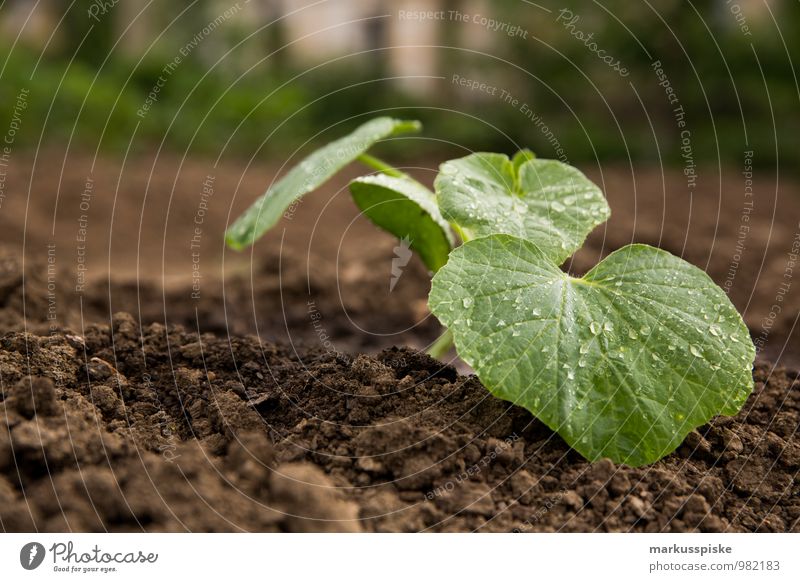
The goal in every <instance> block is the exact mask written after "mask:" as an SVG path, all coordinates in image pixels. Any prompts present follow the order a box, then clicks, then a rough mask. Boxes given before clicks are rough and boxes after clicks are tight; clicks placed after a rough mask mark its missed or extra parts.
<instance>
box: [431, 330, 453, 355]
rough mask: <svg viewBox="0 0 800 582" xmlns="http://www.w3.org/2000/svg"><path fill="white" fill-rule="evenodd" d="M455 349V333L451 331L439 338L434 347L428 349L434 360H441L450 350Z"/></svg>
mask: <svg viewBox="0 0 800 582" xmlns="http://www.w3.org/2000/svg"><path fill="white" fill-rule="evenodd" d="M452 347H453V332H451V331H450V330H449V329H446V330H445V332H444V333H443V334H442V335H440V336H439V339H437V340H436V341H435V342H433V345H432V346H431V347H430V348H429V349H428V355H429V356H430V357H432V358H436V359H437V360H441V359H442V358H443V357H444V356H445V355H447V352H449V351H450V348H452Z"/></svg>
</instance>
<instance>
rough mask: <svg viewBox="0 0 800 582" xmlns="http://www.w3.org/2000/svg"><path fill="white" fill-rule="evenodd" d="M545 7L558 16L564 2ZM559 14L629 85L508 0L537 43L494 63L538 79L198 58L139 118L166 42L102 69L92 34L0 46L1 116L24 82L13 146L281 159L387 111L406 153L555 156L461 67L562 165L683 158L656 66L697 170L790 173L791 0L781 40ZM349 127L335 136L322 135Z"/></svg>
mask: <svg viewBox="0 0 800 582" xmlns="http://www.w3.org/2000/svg"><path fill="white" fill-rule="evenodd" d="M545 4H548V3H547V2H545ZM549 4H551V5H552V8H553V9H554V13H555V12H557V10H558V9H559V8H560V7H561V3H559V4H558V5H556V4H555V3H553V2H550V3H549ZM564 5H565V6H567V7H571V9H573V10H574V11H575V13H576V14H581V18H582V20H581V23H580V25H579V27H583V28H586V29H587V30H592V31H593V32H595V33H596V34H595V38H596V40H597V42H598V44H599V45H600V46H602V47H603V48H604V49H605V50H606V51H607V52H608V53H609V54H612V55H619V58H620V59H621V60H623V61H624V62H625V64H626V66H627V68H628V69H629V70H630V71H631V74H630V76H629V77H628V78H626V79H620V78H619V77H618V76H617V75H616V74H615V73H614V72H613V71H611V70H610V69H609V68H608V67H607V66H606V65H604V64H603V63H602V62H600V61H599V60H598V59H597V56H596V55H595V54H593V53H592V52H590V51H589V50H587V49H586V47H585V46H584V45H583V44H582V43H581V42H579V41H577V40H575V39H574V38H572V37H571V36H570V35H569V34H567V33H566V32H565V31H564V28H563V26H562V25H561V24H559V23H557V22H555V19H553V20H551V21H546V22H542V21H541V18H539V19H537V20H534V19H530V20H526V19H527V18H529V17H528V16H527V14H528V12H530V11H527V12H525V13H523V12H520V11H519V10H518V6H519V3H518V2H512V1H508V0H506V1H499V2H497V3H496V4H494V6H495V9H496V11H497V12H496V14H497V15H498V17H505V18H507V19H508V20H509V21H513V22H515V23H519V24H521V25H522V26H523V27H526V28H527V29H529V30H530V31H531V32H532V37H534V38H532V39H531V40H529V41H527V42H520V41H519V40H518V39H516V40H515V39H508V40H507V41H504V42H503V43H500V44H499V45H498V46H497V47H496V48H495V49H494V50H493V55H494V56H495V57H497V58H501V59H508V60H510V61H512V62H515V63H518V64H520V65H524V66H525V68H526V69H527V70H528V71H530V72H531V73H532V74H533V75H535V76H536V77H537V78H534V77H533V76H532V75H531V76H529V75H526V74H522V73H521V72H520V71H518V70H516V69H514V68H512V67H507V66H506V67H502V66H500V65H499V64H498V62H499V61H498V60H497V58H483V57H480V56H476V55H475V54H474V53H467V52H462V51H458V50H447V49H442V50H441V51H439V55H438V56H439V60H440V62H439V68H440V69H441V71H442V75H443V76H444V77H446V78H445V79H444V80H442V81H441V83H442V86H441V90H439V88H437V90H436V91H434V92H433V93H432V94H431V95H429V96H426V97H419V96H415V95H412V94H407V93H403V92H402V91H401V90H400V89H399V88H398V87H397V86H395V85H394V84H393V83H392V82H391V81H381V80H380V79H382V78H384V77H386V76H389V75H390V73H389V72H387V70H386V66H385V61H384V59H382V58H375V57H374V56H373V57H372V58H370V59H367V58H364V57H358V56H353V57H347V58H345V59H342V60H340V61H338V62H337V64H335V65H329V66H325V67H321V68H319V69H315V70H314V71H312V72H310V73H307V74H302V75H300V76H299V78H297V79H295V80H292V81H291V82H288V83H287V81H290V80H291V79H293V78H294V77H295V75H297V74H298V72H299V71H300V69H299V68H297V67H293V66H292V64H291V62H290V61H289V60H288V59H286V58H279V59H273V60H272V62H270V63H269V66H266V65H263V66H258V67H255V68H254V69H253V70H251V71H249V72H248V73H247V74H242V73H243V72H244V71H245V69H244V67H242V68H241V69H237V68H236V67H230V66H229V65H228V63H227V62H226V63H224V64H223V65H220V66H217V67H209V61H208V60H207V59H206V60H204V59H202V58H200V55H199V54H192V55H190V56H189V57H188V58H186V59H184V61H183V62H182V63H181V65H180V66H179V67H177V68H176V69H175V71H174V72H173V73H172V74H171V75H169V77H168V79H167V82H166V83H165V84H164V86H163V88H162V89H161V91H160V93H159V95H158V98H157V101H156V102H154V103H153V105H152V107H151V108H150V110H149V111H148V112H147V114H146V115H144V116H140V115H138V114H137V113H138V111H139V110H140V108H141V107H142V106H143V104H144V103H145V101H146V99H147V95H148V93H149V92H150V91H151V90H152V89H153V87H154V86H155V85H156V82H157V80H158V78H159V75H161V74H163V67H164V65H165V63H167V62H169V61H170V60H171V58H172V55H174V54H175V52H174V49H162V50H153V51H152V54H151V53H148V54H147V55H146V56H145V58H144V59H143V60H142V61H141V63H139V64H137V63H135V62H133V61H129V60H126V59H124V58H122V57H120V56H118V55H116V54H115V53H114V54H112V57H113V58H110V59H109V60H108V61H106V62H105V63H104V59H105V55H107V54H109V50H110V42H111V38H110V35H109V32H108V29H107V28H104V27H102V26H100V27H96V28H95V29H94V30H91V31H90V33H89V34H88V36H87V37H86V39H87V40H86V41H85V42H83V44H79V45H78V44H75V45H74V46H73V45H70V44H69V43H67V45H65V46H63V47H62V48H61V50H60V52H58V51H56V52H52V51H51V52H49V53H47V54H46V55H44V57H43V58H42V59H41V61H40V62H39V51H38V50H36V49H33V48H30V47H26V46H24V45H21V44H18V45H16V46H15V47H14V48H13V51H12V50H11V49H10V48H5V49H4V50H3V51H2V53H0V54H7V55H9V58H8V61H7V63H6V67H5V70H4V71H3V73H2V76H1V77H0V123H3V124H5V122H6V121H7V120H9V119H10V118H11V115H12V110H13V107H14V103H15V100H16V99H15V96H16V95H17V94H18V93H19V91H20V89H21V88H27V89H29V90H30V96H29V98H28V102H27V103H28V109H27V110H26V112H25V114H24V120H23V131H21V132H19V133H18V135H17V136H16V142H15V146H19V147H23V148H32V147H36V146H37V145H38V144H39V143H40V140H41V141H42V142H43V143H48V142H52V141H56V142H64V141H66V140H72V143H73V144H74V145H75V146H77V147H81V148H87V149H91V150H94V149H98V150H100V151H103V152H114V153H121V152H124V151H126V150H128V149H130V150H131V151H132V152H134V153H135V152H142V151H150V150H152V149H153V148H156V147H159V146H161V145H162V144H163V147H164V148H166V149H168V150H172V151H178V152H183V151H187V150H188V151H189V152H191V153H201V154H210V155H217V154H218V153H219V152H220V151H221V149H222V148H223V146H225V147H226V148H227V152H229V153H230V155H252V154H254V153H258V154H259V155H274V156H277V157H278V158H280V159H284V158H285V157H286V156H287V155H288V154H290V153H291V152H293V151H294V149H295V148H297V147H298V146H300V145H301V144H303V143H304V142H305V141H306V140H308V139H310V138H312V137H313V136H314V135H315V134H316V133H317V132H318V131H320V130H322V129H324V128H328V127H330V126H331V125H333V124H337V123H339V122H341V121H342V120H346V119H348V118H350V117H355V116H361V115H363V114H365V113H368V112H372V111H376V110H385V109H388V110H390V113H391V114H392V115H395V116H398V117H409V118H418V119H420V120H422V121H423V123H424V124H425V131H424V136H425V137H430V138H431V139H430V140H429V141H422V142H415V145H414V147H413V148H412V151H411V152H410V153H411V155H412V157H419V156H420V155H433V154H435V155H442V156H443V155H458V154H460V153H462V152H463V151H464V150H465V149H469V150H476V149H477V150H497V151H507V152H512V151H514V150H515V149H516V148H517V146H518V145H519V146H528V147H531V148H532V149H534V150H535V151H537V152H538V153H539V154H540V155H542V156H545V157H555V152H554V151H553V144H552V143H551V142H550V141H548V139H547V136H545V135H544V133H543V132H542V130H541V129H540V128H537V127H536V126H535V125H534V124H533V123H532V122H530V121H529V120H527V119H526V118H525V117H524V116H523V115H522V114H521V113H520V112H519V110H518V108H514V107H512V106H511V105H508V104H505V103H502V102H500V101H499V100H497V99H492V98H488V99H487V98H481V96H480V95H475V94H472V93H471V92H470V91H468V90H466V89H463V88H460V87H457V86H455V85H453V84H452V83H450V82H449V76H450V75H451V74H452V73H459V74H461V75H462V76H474V77H475V78H479V79H482V80H484V79H485V80H488V81H491V82H495V83H496V84H498V85H499V86H501V87H503V88H507V89H508V90H509V91H511V92H512V93H513V94H514V95H515V96H517V97H519V98H520V100H521V101H523V102H526V103H528V104H529V105H530V106H531V107H532V108H533V109H534V110H535V111H536V113H537V114H539V115H540V116H541V118H542V120H543V121H544V123H546V125H547V126H548V127H549V128H550V129H551V130H552V131H553V133H554V135H555V136H556V137H557V139H558V142H560V144H561V145H562V146H563V147H564V149H565V155H566V156H567V158H568V160H569V161H570V162H572V163H591V162H594V161H598V162H608V161H616V162H619V161H624V162H627V160H628V159H631V160H632V161H634V162H637V163H639V162H648V163H657V162H659V161H660V162H662V163H666V164H672V165H680V164H681V163H682V160H681V157H680V131H678V130H677V129H676V125H675V120H674V117H673V113H672V111H671V109H670V107H669V105H668V104H667V102H666V99H665V98H664V94H663V89H662V88H661V87H659V86H658V84H657V80H656V79H655V76H654V73H653V72H652V69H651V67H650V65H651V62H652V60H653V59H654V58H658V59H660V60H661V62H662V63H663V66H664V68H665V70H666V71H667V72H668V74H669V76H670V82H671V84H672V85H673V87H674V88H675V91H676V92H677V94H678V95H679V97H680V103H681V105H682V106H683V107H684V108H685V110H686V115H687V127H688V128H689V129H690V130H691V140H692V147H693V155H694V158H695V160H696V161H698V163H699V162H700V161H701V160H702V161H705V162H706V163H716V160H717V158H719V159H721V160H722V161H723V162H726V163H732V164H736V165H740V164H741V161H742V157H743V151H744V150H745V149H752V150H755V151H756V155H755V164H756V165H757V166H762V167H766V166H772V165H774V164H776V163H780V165H781V168H782V169H787V168H788V169H794V168H797V167H798V166H800V164H799V162H800V135H798V134H799V133H800V132H798V131H797V127H800V107H798V104H799V103H798V95H799V94H798V87H797V79H796V76H795V72H794V71H793V70H792V61H791V57H794V58H795V59H798V58H800V55H798V52H799V51H798V48H800V40H798V39H800V34H794V33H796V32H800V2H787V3H784V5H783V6H782V8H781V12H780V14H779V17H780V22H781V31H782V32H783V35H784V39H783V40H782V39H781V38H780V36H779V35H778V34H776V33H775V29H774V27H773V26H772V24H771V23H770V22H767V23H762V25H761V28H760V29H759V28H758V27H755V26H754V27H753V28H754V32H753V36H752V37H751V38H745V37H743V36H742V34H740V31H739V30H738V29H736V28H735V27H733V28H732V27H731V26H730V23H727V24H726V25H725V26H723V25H722V24H724V22H723V20H724V19H723V20H721V19H720V14H719V7H718V6H715V3H713V2H711V1H709V0H703V1H698V2H695V3H694V6H695V7H696V8H697V10H698V11H699V12H700V14H701V15H702V16H703V17H704V18H703V20H700V19H699V18H698V17H697V14H695V13H694V12H693V11H691V10H688V9H687V8H686V7H685V6H684V5H683V4H682V3H677V2H665V3H664V4H663V5H662V6H660V11H661V16H662V18H664V19H665V21H666V22H667V23H668V24H669V28H667V27H666V26H665V25H664V22H662V21H661V20H660V19H659V18H656V17H655V16H654V15H653V14H652V13H647V12H642V8H641V7H634V6H632V5H631V4H629V3H625V2H621V1H619V0H613V1H609V2H606V4H605V6H606V7H610V8H609V9H611V10H612V11H613V12H614V13H615V14H618V15H620V19H621V20H622V21H623V22H625V17H626V15H629V16H630V19H629V20H628V21H627V22H625V26H628V27H630V26H632V24H631V23H632V22H633V23H635V27H636V28H635V31H634V32H635V38H634V37H633V36H631V35H630V34H629V33H628V32H627V31H626V29H625V27H624V26H623V25H622V24H621V23H620V22H617V21H616V20H615V19H613V18H610V17H608V14H607V13H605V12H603V11H602V10H600V9H599V8H597V7H596V6H594V7H593V6H589V5H585V4H580V3H577V2H565V3H564ZM637 11H638V12H637ZM634 13H635V14H634ZM84 20H85V19H84ZM82 25H84V24H80V22H79V23H78V24H77V25H76V26H82ZM706 27H709V28H710V31H709V30H708V29H707V28H706ZM79 32H80V31H78V32H76V33H73V34H72V35H71V36H75V35H76V34H78V33H79ZM276 34H277V33H276ZM273 40H274V39H273ZM784 41H785V42H786V43H787V46H786V47H784V44H783V42H784ZM0 42H2V41H0ZM640 43H641V45H643V46H644V50H643V48H642V46H641V45H640ZM717 46H719V48H718V49H717ZM78 47H79V48H78ZM73 56H74V57H75V58H74V60H70V59H71V58H72V57H73ZM101 57H102V58H101ZM235 58H236V55H235V54H234V55H233V56H232V57H231V60H234V61H235ZM103 63H104V64H103ZM101 67H102V68H101ZM34 71H35V72H34ZM729 71H730V74H729ZM629 82H630V83H629ZM284 84H285V85H284ZM631 85H632V86H633V87H635V91H634V90H633V89H632V88H631ZM640 100H641V101H640ZM642 103H643V104H644V106H643V105H642ZM740 103H741V107H740ZM472 116H474V117H472ZM773 119H774V122H773ZM360 120H361V119H359V120H352V121H350V122H348V123H347V124H346V125H348V127H349V126H352V125H355V124H356V123H357V122H359V121H360ZM651 124H652V127H651ZM2 127H3V125H0V128H2ZM346 129H347V128H344V127H342V128H336V129H332V130H331V131H330V132H328V133H326V134H325V135H324V138H322V139H325V140H327V139H330V138H332V137H334V135H340V134H342V133H344V132H345V131H346ZM270 134H273V135H272V137H270V138H269V140H268V141H265V140H267V137H268V136H269V135H270ZM448 142H450V143H448ZM226 143H227V145H226ZM451 144H457V145H451ZM403 145H404V144H403V143H402V142H399V143H395V144H389V145H388V146H383V147H386V148H387V149H389V150H391V151H390V152H389V153H390V154H394V155H399V156H401V157H402V156H403V155H404V154H405V155H408V153H409V151H408V148H406V149H404V148H403Z"/></svg>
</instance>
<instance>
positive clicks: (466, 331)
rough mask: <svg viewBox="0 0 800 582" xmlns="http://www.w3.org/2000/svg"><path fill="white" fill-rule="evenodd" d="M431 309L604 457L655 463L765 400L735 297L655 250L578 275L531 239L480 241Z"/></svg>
mask: <svg viewBox="0 0 800 582" xmlns="http://www.w3.org/2000/svg"><path fill="white" fill-rule="evenodd" d="M429 303H430V308H431V311H432V312H433V313H434V314H435V315H436V317H438V318H439V320H440V321H441V322H442V323H444V324H445V325H447V326H448V327H449V328H450V330H451V331H452V333H453V336H454V338H455V343H456V346H457V348H458V353H459V355H460V356H461V358H462V359H464V361H466V362H467V363H468V364H470V365H471V366H472V367H473V369H475V371H476V372H477V374H478V376H479V377H480V379H481V381H482V382H483V383H484V385H485V386H486V387H487V388H488V389H489V390H490V391H491V392H492V393H493V394H495V395H496V396H498V397H500V398H503V399H505V400H509V401H511V402H514V403H515V404H518V405H520V406H523V407H525V408H527V409H528V410H530V411H531V412H532V413H533V414H534V415H535V416H537V417H538V418H539V419H540V420H542V421H543V422H544V423H546V424H547V425H548V426H549V427H550V428H552V429H553V430H555V431H557V432H558V434H560V435H561V436H562V437H563V439H564V440H565V441H566V442H567V443H568V444H569V445H570V446H572V447H573V448H575V449H576V450H577V451H578V452H579V453H581V454H582V455H583V456H584V457H586V458H587V459H590V460H596V459H598V458H601V457H610V458H611V459H612V460H614V461H616V462H621V463H627V464H629V465H634V466H636V465H643V464H647V463H652V462H654V461H656V460H658V459H660V458H661V457H662V456H664V455H666V454H668V453H670V452H671V451H673V450H674V449H675V448H676V447H677V446H678V445H679V444H680V443H681V442H682V441H683V439H684V437H685V436H686V435H687V434H688V433H689V432H690V431H691V430H692V429H694V428H695V427H697V426H699V425H701V424H704V423H705V422H707V421H708V420H709V419H710V418H711V417H713V416H715V415H718V414H735V413H736V412H738V410H739V409H740V408H741V406H742V404H743V403H744V401H745V399H746V398H747V396H748V394H749V393H750V392H751V390H752V386H753V380H752V375H751V374H752V363H753V359H754V357H755V349H754V346H753V343H752V342H751V341H750V337H749V334H748V331H747V328H746V327H745V325H744V322H743V321H742V318H741V317H740V316H739V314H738V313H737V311H736V309H735V308H734V307H733V305H732V304H731V303H730V301H729V299H728V297H727V295H725V293H724V292H723V291H722V290H721V289H720V288H719V287H717V286H716V285H715V284H714V282H713V281H712V280H711V279H710V278H709V277H708V275H706V274H705V273H704V272H703V271H701V270H700V269H698V268H696V267H694V266H692V265H690V264H689V263H687V262H685V261H683V260H682V259H679V258H678V257H675V256H673V255H671V254H669V253H667V252H665V251H661V250H658V249H655V248H653V247H649V246H646V245H631V246H627V247H625V248H623V249H620V250H618V251H616V252H615V253H612V254H611V255H609V256H608V257H607V258H606V259H604V260H603V261H602V262H601V263H599V264H598V265H597V266H596V267H595V268H594V269H592V270H591V271H590V272H589V273H588V274H586V275H585V276H584V277H583V278H580V279H576V278H572V277H570V276H569V275H567V274H565V273H564V272H562V271H561V270H560V269H558V268H557V267H556V266H555V265H554V264H553V263H552V261H550V260H549V259H548V257H546V256H545V255H544V254H543V253H542V252H541V251H540V250H539V249H538V248H537V246H536V245H534V244H533V243H531V242H530V241H526V240H523V239H520V238H517V237H513V236H507V235H495V236H490V237H485V238H479V239H475V240H473V241H470V242H468V243H466V244H464V245H463V246H461V247H459V248H458V249H456V250H454V251H453V252H452V253H451V255H450V260H449V261H448V263H447V265H445V266H444V267H443V268H442V269H440V270H439V272H438V273H437V275H436V276H435V277H434V279H433V286H432V289H431V294H430V300H429Z"/></svg>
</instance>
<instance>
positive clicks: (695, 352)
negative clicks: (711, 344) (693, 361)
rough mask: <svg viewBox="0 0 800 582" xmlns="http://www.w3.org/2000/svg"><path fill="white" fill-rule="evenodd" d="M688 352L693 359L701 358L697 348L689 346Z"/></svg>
mask: <svg viewBox="0 0 800 582" xmlns="http://www.w3.org/2000/svg"><path fill="white" fill-rule="evenodd" d="M689 351H690V352H691V353H692V355H693V356H694V357H695V358H702V357H703V354H702V353H701V352H700V350H699V349H697V346H689Z"/></svg>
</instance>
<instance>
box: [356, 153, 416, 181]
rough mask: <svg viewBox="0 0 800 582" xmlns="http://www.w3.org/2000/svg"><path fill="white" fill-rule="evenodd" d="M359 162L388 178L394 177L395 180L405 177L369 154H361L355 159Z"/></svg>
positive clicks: (402, 173)
mask: <svg viewBox="0 0 800 582" xmlns="http://www.w3.org/2000/svg"><path fill="white" fill-rule="evenodd" d="M356 159H357V160H358V161H359V162H361V163H362V164H364V165H365V166H369V167H370V168H372V169H374V170H378V171H379V172H383V173H384V174H386V175H388V176H394V177H395V178H404V177H406V176H407V174H405V173H404V172H401V171H400V170H398V169H397V168H394V167H392V166H390V165H389V164H387V163H386V162H384V161H383V160H379V159H378V158H376V157H375V156H371V155H369V154H361V155H360V156H358V157H357V158H356Z"/></svg>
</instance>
